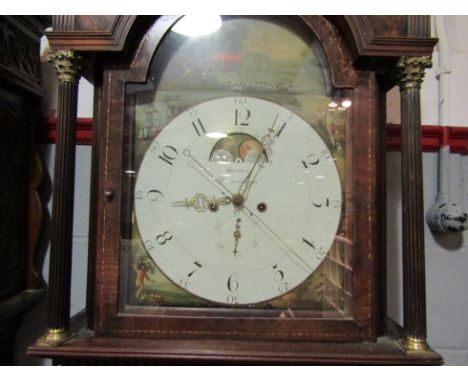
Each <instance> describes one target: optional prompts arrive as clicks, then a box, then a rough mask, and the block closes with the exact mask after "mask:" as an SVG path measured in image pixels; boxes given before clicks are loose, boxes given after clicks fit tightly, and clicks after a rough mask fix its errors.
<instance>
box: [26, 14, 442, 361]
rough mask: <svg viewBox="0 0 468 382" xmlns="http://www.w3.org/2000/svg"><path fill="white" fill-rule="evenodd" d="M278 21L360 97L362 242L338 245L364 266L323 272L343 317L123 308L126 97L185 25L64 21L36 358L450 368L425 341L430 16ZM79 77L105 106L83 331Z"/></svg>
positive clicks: (358, 221)
mask: <svg viewBox="0 0 468 382" xmlns="http://www.w3.org/2000/svg"><path fill="white" fill-rule="evenodd" d="M281 20H282V22H284V23H285V24H288V25H289V26H291V28H297V30H298V31H300V34H302V35H303V36H315V38H316V39H317V41H318V42H319V44H320V46H321V47H322V49H323V50H324V52H325V53H324V54H325V57H326V61H327V63H328V65H329V67H330V72H331V83H332V85H333V89H334V90H336V89H338V90H340V91H343V92H345V91H347V92H349V93H346V94H350V97H351V99H352V100H353V108H354V109H353V110H354V111H353V114H352V115H353V118H349V119H348V122H347V123H346V126H347V127H346V134H347V138H346V139H348V141H347V142H348V143H347V144H346V150H347V153H348V157H347V158H349V160H350V161H352V163H353V165H352V166H350V167H349V173H350V174H352V176H351V177H350V178H347V179H351V180H349V181H346V186H345V187H346V188H345V195H346V197H347V201H346V203H350V205H352V206H353V207H352V208H350V209H348V210H346V211H347V214H348V215H346V216H348V217H347V218H346V219H348V218H349V219H350V220H349V221H350V222H354V223H350V224H349V225H348V226H347V227H348V229H350V230H352V229H353V228H354V226H353V224H355V228H356V235H354V236H353V238H352V240H351V241H350V240H348V239H347V238H346V237H344V238H342V239H341V240H342V242H344V243H345V244H344V245H345V246H346V245H349V246H352V247H353V248H356V249H350V250H349V251H351V252H352V253H354V256H355V257H354V258H353V259H354V260H353V262H352V263H350V264H341V261H337V260H333V258H332V256H329V259H327V260H326V261H325V263H327V262H328V261H331V263H333V264H334V265H333V266H332V268H333V267H334V268H333V269H335V270H336V271H337V272H341V273H342V274H347V275H348V274H349V280H351V282H350V281H349V280H348V282H346V281H345V279H346V277H342V278H341V279H340V280H341V281H340V283H338V284H340V285H338V287H337V288H338V293H337V295H336V296H337V297H336V296H335V297H332V298H331V300H332V301H331V305H333V304H334V303H335V305H334V306H335V307H336V313H337V314H338V313H339V314H344V315H343V318H345V319H344V320H341V319H340V320H336V319H334V318H327V317H326V316H323V317H321V319H320V320H317V319H314V318H310V317H309V316H307V315H306V316H304V317H306V318H301V317H302V316H301V317H295V316H294V314H292V315H291V313H290V312H289V313H288V312H287V311H286V312H285V313H284V314H285V315H286V316H287V315H288V314H290V316H289V317H286V316H284V315H283V316H281V317H274V318H272V316H271V315H266V316H262V314H263V313H261V312H260V313H257V311H255V307H251V306H246V307H245V309H241V310H236V309H230V308H226V309H218V310H216V308H212V307H210V306H202V307H197V308H196V309H192V308H190V307H184V306H180V307H175V308H174V307H168V306H160V305H161V304H159V303H157V301H159V300H157V299H158V298H159V296H156V297H154V296H153V299H154V300H153V306H152V307H148V306H147V303H146V302H145V303H142V304H140V305H139V304H135V303H133V302H131V301H130V300H127V299H126V297H125V296H126V294H127V291H128V290H129V287H127V285H129V284H130V283H134V280H133V279H132V278H131V277H127V276H125V274H126V269H131V267H132V265H131V262H130V261H129V260H128V258H127V257H126V256H125V250H122V248H123V247H124V246H125V245H124V244H123V242H122V241H121V239H122V238H124V239H125V238H128V237H127V236H128V231H126V229H127V228H126V225H125V224H126V222H130V221H131V220H132V216H133V215H132V213H131V212H130V213H127V214H126V213H125V212H122V211H126V210H129V211H132V202H131V197H132V196H131V195H133V192H134V191H133V189H132V183H131V182H130V181H129V182H127V181H124V180H122V178H121V175H120V174H121V173H122V172H123V171H124V169H127V167H125V166H126V164H127V162H125V156H126V155H131V153H132V147H133V146H132V144H133V143H132V142H133V141H132V139H133V138H130V140H129V141H126V140H125V139H128V136H131V134H133V130H132V129H135V126H134V125H135V124H136V123H135V122H133V121H134V120H136V118H137V117H135V115H136V112H134V114H132V111H131V110H132V109H131V107H132V106H134V105H135V104H136V105H138V104H137V101H135V98H131V97H130V96H128V95H127V94H126V86H130V84H132V83H144V84H146V83H147V82H145V81H147V77H150V76H149V75H148V73H153V75H158V73H159V72H157V71H156V72H150V69H149V66H150V62H152V61H151V60H152V59H153V60H154V58H153V57H154V56H155V57H158V54H159V53H158V52H159V50H158V49H162V48H160V47H161V46H162V44H163V43H164V39H165V38H166V37H167V36H168V33H169V30H170V28H171V26H172V25H173V24H174V23H175V22H177V18H174V17H159V18H156V17H135V16H118V17H117V16H115V17H114V16H99V17H95V16H56V17H54V21H53V30H52V31H50V32H48V34H47V36H48V38H49V41H50V45H51V47H52V49H53V50H54V52H52V53H51V56H50V60H51V61H52V62H54V64H55V66H56V68H57V73H58V80H59V104H58V122H57V128H58V140H57V155H56V160H57V163H58V165H57V166H56V170H55V175H54V176H55V179H56V182H55V184H56V187H55V188H54V201H55V204H54V211H53V218H54V223H53V228H52V233H53V236H52V249H51V279H50V283H49V287H50V293H49V310H48V332H47V333H46V334H45V336H44V337H43V338H41V339H40V340H39V341H38V343H37V344H36V345H35V346H33V347H31V348H30V349H29V353H30V354H32V355H37V356H43V357H52V358H54V359H55V360H56V362H57V363H62V364H87V363H104V364H112V363H119V364H135V363H136V364H141V363H143V364H158V363H187V362H190V363H243V364H246V363H249V364H250V363H261V364H263V363H285V364H303V363H317V364H323V363H327V364H440V363H441V358H440V357H439V356H438V355H437V354H436V353H434V352H433V351H432V350H431V349H430V348H429V346H428V344H427V343H426V335H427V333H426V317H425V274H424V237H423V210H422V193H421V187H422V180H421V170H422V169H421V148H420V105H419V90H420V84H421V82H422V79H423V76H424V69H425V68H426V67H428V66H429V65H430V58H429V56H430V54H431V52H432V48H433V46H434V43H435V40H434V39H431V38H429V30H430V28H429V18H428V17H426V16H347V17H344V16H333V17H319V16H304V17H290V18H281ZM161 54H162V53H161ZM169 57H170V55H169ZM80 73H81V74H84V75H86V76H88V77H89V78H90V80H91V81H92V82H93V83H94V85H95V94H96V98H95V116H94V121H95V126H94V129H95V138H94V139H95V140H94V143H93V148H94V150H93V174H92V208H91V211H92V212H91V225H90V227H91V228H90V239H91V240H90V242H91V244H90V259H89V263H90V271H89V275H88V276H89V284H88V292H89V293H88V307H87V308H88V317H87V318H88V321H87V325H86V327H85V328H84V329H83V330H82V331H80V332H79V333H78V334H77V333H75V332H74V330H71V329H70V317H69V313H68V305H69V288H70V281H69V280H70V272H71V253H70V252H71V236H70V232H71V226H72V221H73V219H72V217H73V198H72V196H73V189H72V185H73V178H74V175H73V172H74V159H73V158H74V147H73V146H74V134H73V127H74V126H73V124H74V121H75V118H76V87H77V81H78V78H79V75H80ZM151 78H154V77H151ZM148 81H149V80H148ZM150 85H151V84H150ZM394 85H399V87H400V90H401V94H402V169H403V171H402V177H403V190H402V193H403V210H404V211H405V214H404V216H403V231H404V235H403V237H404V239H403V240H404V243H403V246H404V250H403V263H404V286H403V289H404V327H403V328H398V326H397V325H394V324H393V323H389V322H388V320H387V314H386V304H385V295H386V274H385V256H384V253H385V210H384V205H385V183H384V170H383V169H384V168H385V167H384V166H385V161H384V157H385V151H384V150H385V141H384V140H385V131H384V126H385V107H384V105H385V102H384V101H385V93H386V91H387V90H388V89H389V88H390V87H392V86H394ZM150 87H151V86H150ZM156 92H157V90H156ZM340 94H341V93H340ZM343 94H344V93H343ZM133 102H135V103H133ZM127 108H128V110H130V111H128V110H127ZM126 110H127V111H126ZM129 115H130V117H129ZM236 115H237V114H236ZM124 120H125V124H124ZM151 123H153V122H151ZM150 127H151V126H150ZM197 133H198V130H197ZM353 140H354V144H351V143H350V142H352V141H353ZM126 142H130V143H126ZM128 145H130V146H128ZM128 147H130V149H128ZM124 148H125V149H124ZM124 152H125V154H124ZM128 152H130V154H128ZM351 158H352V159H351ZM168 159H171V160H172V159H173V158H172V157H169V158H167V157H166V161H168ZM169 162H170V161H169ZM350 163H351V162H350ZM169 164H171V163H169ZM128 169H129V170H132V167H128ZM346 171H348V170H346ZM127 172H128V171H127ZM130 172H131V171H130ZM57 179H58V180H59V181H57ZM129 200H130V201H129ZM346 221H348V220H346ZM345 233H346V229H345ZM171 238H172V237H171ZM343 239H344V240H343ZM167 240H170V239H167ZM353 240H354V241H353ZM350 243H351V244H350ZM353 243H354V244H353ZM309 245H311V246H313V245H312V244H309ZM354 251H355V252H354ZM122 253H123V255H122ZM139 266H140V265H138V264H137V265H134V267H139ZM141 266H142V267H143V265H141ZM326 266H327V265H325V266H324V267H326ZM148 267H149V268H148V269H151V265H148ZM141 269H143V268H141ZM145 269H146V268H145ZM138 270H140V268H138V269H137V268H135V271H137V272H138ZM145 272H149V271H147V270H145ZM326 272H327V270H326V269H325V271H324V273H326ZM127 274H128V272H127ZM143 276H144V274H143ZM330 281H331V283H332V284H333V280H330ZM325 282H326V281H325ZM141 283H143V281H141ZM228 287H229V282H228ZM335 287H336V285H335ZM229 289H230V288H229ZM139 292H141V291H137V294H138V293H139ZM140 294H141V293H140ZM333 299H335V300H333ZM347 299H349V300H350V303H351V305H352V309H350V310H349V311H347V308H343V306H347V305H346V304H347ZM155 301H156V303H155ZM145 304H146V305H145ZM162 305H164V304H162ZM340 306H341V308H340ZM231 308H232V307H231ZM343 312H344V313H343ZM285 317H286V318H288V319H284V318H285Z"/></svg>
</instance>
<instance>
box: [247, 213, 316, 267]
mask: <svg viewBox="0 0 468 382" xmlns="http://www.w3.org/2000/svg"><path fill="white" fill-rule="evenodd" d="M242 212H243V213H244V214H245V215H246V216H247V217H248V218H250V219H251V220H253V218H255V220H256V221H257V222H259V223H260V224H261V225H262V226H263V227H264V228H265V229H266V230H267V231H268V232H269V233H270V234H271V235H273V236H274V237H275V238H276V239H277V240H278V241H279V242H280V243H281V244H282V246H283V247H284V248H286V249H287V251H288V252H287V254H290V255H292V256H291V258H292V259H294V260H298V261H299V262H300V263H301V265H300V267H301V268H306V269H307V272H308V273H310V272H312V271H313V269H312V268H311V267H310V266H309V264H307V262H306V261H305V260H304V259H303V258H302V257H301V256H299V255H298V254H297V253H296V252H295V251H294V250H293V249H292V248H291V247H290V246H289V245H287V244H286V243H285V242H284V241H283V239H281V237H279V236H278V234H277V233H276V232H275V231H273V230H272V229H271V228H270V227H269V226H268V225H267V224H266V223H265V222H264V221H263V220H262V219H260V218H259V217H258V216H257V215H256V214H255V213H253V212H252V210H251V209H250V208H248V207H247V206H246V205H245V204H244V209H243V210H242ZM296 264H297V263H296Z"/></svg>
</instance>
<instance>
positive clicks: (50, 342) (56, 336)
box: [37, 329, 76, 347]
mask: <svg viewBox="0 0 468 382" xmlns="http://www.w3.org/2000/svg"><path fill="white" fill-rule="evenodd" d="M75 336H76V333H70V332H68V331H66V330H65V329H48V330H47V333H46V334H44V336H42V337H41V338H39V339H38V340H37V344H38V345H39V346H49V347H55V346H60V345H61V344H63V343H64V342H66V341H68V340H69V339H71V338H73V337H75Z"/></svg>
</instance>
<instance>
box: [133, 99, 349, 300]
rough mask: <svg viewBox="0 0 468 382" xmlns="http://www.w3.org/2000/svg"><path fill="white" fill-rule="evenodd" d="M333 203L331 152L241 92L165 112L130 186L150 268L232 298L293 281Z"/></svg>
mask: <svg viewBox="0 0 468 382" xmlns="http://www.w3.org/2000/svg"><path fill="white" fill-rule="evenodd" d="M341 201H342V199H341V185H340V179H339V175H338V172H337V168H336V165H335V161H334V158H333V156H332V155H331V153H330V151H329V150H328V148H327V146H326V144H325V143H324V142H323V140H322V139H321V138H320V136H319V135H318V133H317V132H316V131H315V130H314V129H313V127H311V126H310V125H308V124H307V123H306V122H305V121H304V120H303V119H302V118H300V117H298V116H297V115H295V114H294V113H292V112H291V111H290V110H288V109H286V108H284V107H282V106H280V105H277V104H275V103H272V102H269V101H265V100H261V99H257V98H251V97H224V98H218V99H214V100H210V101H207V102H204V103H202V104H199V105H197V106H195V107H193V108H192V109H189V110H187V111H185V112H183V113H182V114H180V115H179V116H178V117H176V118H174V119H173V120H172V121H171V122H170V123H169V124H168V125H167V126H166V127H165V128H164V129H163V130H162V131H161V133H160V134H159V135H158V136H157V137H156V138H155V139H154V141H153V142H152V143H151V145H150V147H149V149H148V151H147V152H146V154H145V156H144V159H143V161H142V164H141V167H140V169H139V172H138V177H137V181H136V186H135V216H136V220H137V224H138V229H139V232H140V236H141V239H142V242H143V243H144V245H145V247H146V250H147V251H148V253H149V254H150V256H151V257H152V258H153V260H154V261H155V263H156V264H157V265H158V267H159V268H160V270H161V271H162V272H163V273H164V274H165V275H166V276H167V277H168V278H169V279H170V280H172V282H174V283H175V284H177V285H178V286H180V287H181V288H183V289H185V290H187V291H188V292H190V293H192V294H195V295H197V296H199V297H201V298H204V299H206V300H210V301H214V302H217V303H223V304H233V305H234V304H252V303H258V302H262V301H266V300H270V299H273V298H275V297H278V296H280V295H282V294H284V293H287V292H288V291H290V290H291V289H293V288H295V287H297V286H298V285H300V284H301V283H302V282H304V281H305V280H306V279H307V278H308V277H309V276H310V275H311V274H312V273H313V272H314V270H315V269H316V268H317V267H318V265H319V264H320V263H321V261H322V260H323V259H324V257H325V256H326V254H327V252H328V250H329V249H330V247H331V245H332V243H333V240H334V238H335V234H336V231H337V228H338V224H339V221H340V216H341Z"/></svg>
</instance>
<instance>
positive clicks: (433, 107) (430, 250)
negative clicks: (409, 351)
mask: <svg viewBox="0 0 468 382" xmlns="http://www.w3.org/2000/svg"><path fill="white" fill-rule="evenodd" d="M444 21H445V25H446V28H447V34H448V37H449V38H448V41H449V48H450V49H449V50H450V58H451V74H450V85H451V86H450V94H449V97H448V99H447V101H446V102H449V104H450V115H449V125H451V126H464V127H466V128H467V129H468V114H467V113H466V110H467V106H466V105H467V102H468V97H467V95H466V94H467V92H466V89H468V77H467V76H466V68H467V67H468V45H466V44H464V42H465V41H466V40H467V39H468V16H444ZM432 24H433V25H434V22H433V23H432ZM434 33H435V32H434ZM47 49H48V44H47V40H46V39H45V38H44V39H43V47H42V58H43V77H44V78H43V83H44V84H45V87H46V91H47V97H46V101H45V104H44V107H43V114H44V116H45V117H50V116H54V115H55V108H56V106H55V105H56V80H55V73H54V69H53V68H52V67H51V65H50V64H48V63H47V57H46V56H47ZM438 58H439V51H438V47H436V51H435V52H434V55H433V63H434V65H433V68H432V69H431V70H428V71H427V73H426V79H425V82H424V84H423V87H422V95H421V97H422V99H421V102H422V124H423V125H439V112H438V110H439V105H438V102H439V101H438V95H439V94H438V93H439V91H438V79H437V74H438V71H439V59H438ZM92 100H93V87H92V85H91V84H90V83H89V82H87V81H86V80H85V79H82V80H81V81H80V88H79V105H78V117H79V118H91V117H92V110H93V106H92ZM399 102H400V100H399V91H398V89H397V88H394V89H392V90H391V91H390V92H389V94H388V100H387V109H388V115H387V122H388V123H391V124H399V123H400V109H399ZM39 148H40V151H41V153H42V157H43V161H44V166H45V167H46V169H47V172H48V179H46V180H45V183H44V186H43V190H42V191H43V192H42V193H43V200H44V201H45V203H47V207H48V209H49V211H50V209H51V206H52V200H51V197H50V194H51V182H52V180H51V179H50V177H51V174H53V168H54V150H55V145H53V144H41V145H39ZM450 163H451V169H450V188H451V190H452V191H453V196H454V198H455V199H456V200H454V201H456V202H458V203H460V204H462V203H465V209H467V208H468V155H460V154H451V155H450ZM423 166H424V204H425V209H426V210H427V208H428V207H430V206H431V205H432V204H433V202H434V200H435V196H436V192H437V153H434V152H426V153H424V154H423ZM90 173H91V147H90V146H85V145H78V146H77V160H76V181H75V220H74V237H73V277H72V296H71V304H72V305H71V313H72V314H75V313H77V312H79V311H80V310H82V309H84V307H85V296H86V267H87V250H88V213H89V189H90ZM398 174H400V154H399V152H398V151H389V152H388V153H387V175H388V177H387V184H388V192H387V211H388V216H387V251H388V254H387V256H388V261H387V267H388V305H389V314H390V316H391V317H392V318H393V319H395V320H396V321H397V322H399V323H402V317H403V315H402V272H401V248H402V240H401V197H400V187H401V184H400V177H399V175H398ZM49 213H50V212H49ZM425 242H426V278H427V323H428V341H429V344H430V345H431V346H432V347H433V348H434V349H435V350H436V351H438V352H439V353H440V354H441V355H442V356H443V357H444V359H445V363H446V364H448V365H468V299H467V297H466V296H468V283H467V282H466V274H467V273H468V233H467V232H465V233H463V234H457V235H437V234H433V233H432V232H431V231H430V230H429V229H428V228H427V225H425ZM44 252H45V253H44V256H45V259H44V266H43V276H44V280H47V277H48V269H49V267H48V248H45V250H44ZM44 307H45V304H42V305H39V306H38V307H37V308H36V310H35V311H33V312H31V313H30V314H29V316H28V317H26V318H25V320H24V322H23V326H22V330H21V331H20V333H19V336H18V343H17V345H18V346H17V347H18V351H17V361H16V363H17V364H23V365H24V364H38V363H39V364H41V363H42V362H43V361H40V360H36V359H31V358H29V357H27V356H25V354H24V351H25V349H26V347H27V346H28V345H29V344H30V343H32V341H33V340H35V339H36V338H37V337H38V336H39V335H41V334H42V333H43V332H44V330H45V309H44Z"/></svg>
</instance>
